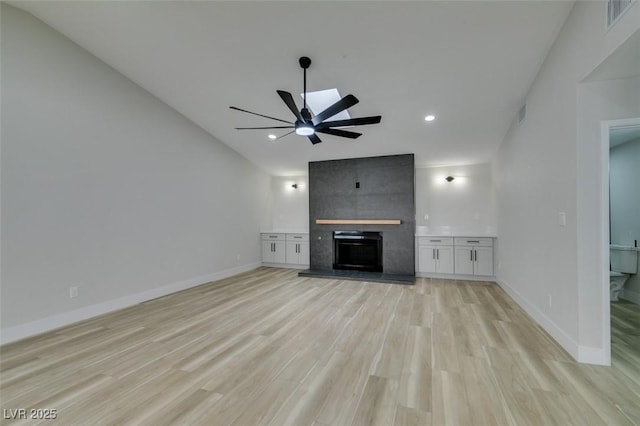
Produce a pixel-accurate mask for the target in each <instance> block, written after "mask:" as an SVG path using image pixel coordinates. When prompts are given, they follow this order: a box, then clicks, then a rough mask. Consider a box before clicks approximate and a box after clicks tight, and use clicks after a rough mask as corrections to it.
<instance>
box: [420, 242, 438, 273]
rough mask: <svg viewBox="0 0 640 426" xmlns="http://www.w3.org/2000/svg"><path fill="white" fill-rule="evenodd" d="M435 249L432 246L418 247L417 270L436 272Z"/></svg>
mask: <svg viewBox="0 0 640 426" xmlns="http://www.w3.org/2000/svg"><path fill="white" fill-rule="evenodd" d="M435 250H436V248H435V247H433V246H419V247H418V272H436V252H435Z"/></svg>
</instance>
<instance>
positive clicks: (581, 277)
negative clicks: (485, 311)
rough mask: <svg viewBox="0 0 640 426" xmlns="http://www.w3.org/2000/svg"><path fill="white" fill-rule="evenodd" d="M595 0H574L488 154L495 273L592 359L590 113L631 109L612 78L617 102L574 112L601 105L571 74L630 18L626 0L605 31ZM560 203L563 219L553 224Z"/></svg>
mask: <svg viewBox="0 0 640 426" xmlns="http://www.w3.org/2000/svg"><path fill="white" fill-rule="evenodd" d="M605 7H606V5H605V3H603V2H576V4H575V6H574V8H573V10H572V12H571V14H570V15H569V17H568V19H567V22H566V23H565V25H564V27H563V29H562V31H561V32H560V35H559V36H558V39H557V40H556V41H555V43H554V46H553V47H552V49H551V51H550V52H549V55H548V57H547V58H546V60H545V62H544V64H543V66H542V68H541V70H540V72H539V73H538V75H537V77H536V79H535V81H534V83H533V85H532V87H531V89H530V91H529V93H528V95H527V97H526V102H527V118H526V119H525V121H524V122H523V123H522V124H520V125H517V124H515V123H514V125H513V126H512V128H511V129H510V130H509V132H508V134H507V135H506V137H505V140H504V141H503V144H502V145H501V147H500V149H499V151H498V153H497V154H496V156H495V161H494V182H495V185H496V190H497V211H498V220H497V222H498V240H499V242H500V245H499V248H498V265H500V266H499V268H498V273H497V277H498V280H499V282H500V284H501V285H502V286H503V287H504V288H505V289H506V290H507V291H508V292H509V293H510V294H511V295H512V296H513V297H514V298H515V299H516V300H517V301H518V302H519V303H520V304H521V305H522V306H523V307H524V308H525V309H526V310H527V311H528V312H529V314H531V315H532V316H533V317H534V318H535V319H536V320H537V321H538V322H539V323H540V324H541V325H542V326H543V327H544V328H545V329H546V330H547V331H548V332H549V333H550V334H552V335H553V336H554V337H555V338H556V339H557V340H558V341H559V342H560V343H561V344H562V345H563V346H564V347H565V349H567V350H568V351H569V352H570V353H571V354H572V355H574V356H575V357H576V358H578V359H579V360H581V361H585V362H595V363H606V362H608V359H607V357H608V354H607V353H605V352H606V347H607V346H606V344H605V335H606V333H605V331H606V330H605V325H604V324H605V322H604V320H603V313H604V306H605V304H607V305H606V306H608V300H604V298H603V297H602V290H603V288H604V287H603V286H604V285H605V283H604V282H602V279H601V277H602V275H601V274H600V273H599V272H598V271H603V268H604V264H605V263H606V261H605V260H604V259H603V258H602V255H601V251H602V250H601V233H602V230H601V224H600V222H599V215H600V210H599V199H598V196H597V195H594V193H598V191H599V188H600V178H599V176H600V175H601V171H600V168H601V164H600V154H599V152H600V122H601V120H603V119H612V118H624V117H628V116H632V115H633V114H634V113H635V112H634V110H635V106H634V105H633V102H631V105H630V104H629V101H630V100H631V99H632V98H633V97H634V96H635V95H634V92H633V91H634V90H636V86H635V83H634V82H631V83H628V82H622V83H619V85H620V86H626V88H627V90H631V92H628V93H626V94H622V93H619V91H617V90H616V91H615V92H614V93H613V94H612V97H613V99H611V98H609V101H611V102H612V103H614V104H617V105H618V108H616V110H615V111H611V110H610V111H608V114H612V116H609V117H606V115H600V116H599V117H598V114H596V115H593V114H586V113H584V111H583V110H584V109H585V108H586V109H588V110H590V111H596V110H597V111H601V110H600V106H601V105H602V103H597V102H596V101H595V100H589V101H586V100H585V99H584V98H580V97H579V96H578V94H579V92H580V91H581V89H580V83H581V81H582V80H583V79H584V78H585V77H586V76H587V75H588V74H589V73H590V72H591V71H592V70H593V69H594V68H595V67H596V66H597V65H598V64H600V63H601V62H602V61H603V60H604V59H605V58H606V57H607V56H608V55H609V54H610V53H611V52H613V51H614V50H615V49H616V48H617V47H618V46H619V45H620V44H622V43H623V42H624V41H625V40H626V39H627V38H628V37H629V36H630V35H632V34H633V33H634V32H635V31H638V28H640V19H639V18H640V6H638V3H637V2H636V3H635V4H634V5H633V6H631V8H632V9H630V10H629V11H628V12H627V13H626V14H625V16H624V17H623V18H622V20H621V21H620V23H619V24H618V25H616V27H614V28H613V29H612V30H610V31H609V32H607V33H605V32H604V28H603V25H604V8H605ZM636 94H637V92H636ZM636 99H640V97H637V98H636ZM581 102H587V103H588V106H584V105H581ZM593 102H596V103H595V104H594V103H593ZM598 102H601V101H598ZM514 115H515V111H514ZM560 212H564V213H565V215H566V226H560V223H559V213H560ZM589 267H592V268H595V270H596V272H595V273H593V271H587V269H588V268H589ZM598 268H599V269H598Z"/></svg>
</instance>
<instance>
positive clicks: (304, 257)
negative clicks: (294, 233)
mask: <svg viewBox="0 0 640 426" xmlns="http://www.w3.org/2000/svg"><path fill="white" fill-rule="evenodd" d="M298 264H299V265H308V264H309V243H307V242H304V243H298Z"/></svg>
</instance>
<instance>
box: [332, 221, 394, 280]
mask: <svg viewBox="0 0 640 426" xmlns="http://www.w3.org/2000/svg"><path fill="white" fill-rule="evenodd" d="M333 269H352V270H358V271H371V272H382V233H381V232H360V231H334V232H333Z"/></svg>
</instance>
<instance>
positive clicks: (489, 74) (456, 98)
mask: <svg viewBox="0 0 640 426" xmlns="http://www.w3.org/2000/svg"><path fill="white" fill-rule="evenodd" d="M12 4H13V5H15V6H16V7H19V8H21V9H24V10H26V11H29V12H31V13H32V14H34V15H35V16H37V17H38V18H40V19H42V20H43V21H45V22H46V23H47V24H49V25H50V26H52V27H54V28H56V29H57V30H58V31H60V32H62V33H63V34H65V35H67V36H68V37H69V38H71V39H72V40H73V41H75V42H76V43H78V44H79V45H81V46H82V47H84V48H85V49H87V50H88V51H90V52H92V53H93V54H94V55H96V56H97V57H99V58H101V59H102V60H103V61H104V62H106V63H107V64H109V65H110V66H111V67H113V68H115V69H116V70H118V71H120V72H121V73H122V74H124V75H125V76H127V77H128V78H130V79H131V80H133V81H135V82H136V83H138V84H139V85H140V86H142V87H144V88H145V89H146V90H148V91H149V92H151V93H152V94H154V95H155V96H157V97H158V98H160V99H161V100H163V101H164V102H166V103H167V104H169V105H170V106H172V107H173V108H175V109H176V110H177V111H179V112H180V113H182V114H183V115H185V116H186V117H188V118H189V119H191V120H192V121H193V122H195V123H197V124H198V125H199V126H201V127H202V128H203V129H205V130H206V131H208V132H209V133H211V134H212V135H213V136H215V137H217V138H218V139H220V140H221V141H222V142H224V143H226V144H227V145H229V146H230V147H231V148H233V149H234V150H236V151H237V152H239V153H240V154H242V155H244V156H245V157H247V158H248V159H250V160H251V161H253V162H254V163H256V164H257V165H259V166H260V167H262V168H263V169H265V170H266V171H267V172H269V173H271V174H274V175H295V174H304V173H306V170H307V162H308V161H316V160H326V159H337V158H353V157H366V156H373V155H386V154H403V153H415V154H416V162H417V163H418V164H419V165H443V164H447V165H453V164H471V163H479V162H485V161H489V160H490V158H491V156H492V155H493V153H494V152H495V150H496V149H497V147H498V145H499V144H500V142H501V141H502V139H503V138H504V135H505V133H506V131H507V129H508V127H509V125H510V124H511V122H512V121H513V119H514V117H515V115H516V113H517V111H518V109H519V108H520V106H521V105H522V103H523V102H524V96H525V94H526V93H527V91H528V89H529V87H530V85H531V83H532V81H533V79H534V77H535V75H536V73H537V72H538V70H539V68H540V66H541V64H542V62H543V60H544V58H545V56H546V54H547V52H548V50H549V49H550V47H551V45H552V43H553V41H554V40H555V38H556V36H557V34H558V32H559V30H560V28H561V27H562V25H563V23H564V21H565V19H566V17H567V15H568V13H569V11H570V10H571V7H572V5H573V2H570V1H509V2H488V1H470V2H464V1H450V2H432V1H430V2H398V1H387V2H382V1H378V2H364V1H355V2H341V1H339V2H334V1H319V2H312V1H301V2H268V1H259V2H245V1H236V2H206V1H205V2H202V1H201V2H187V1H173V2H148V1H140V2H131V1H129V2H127V1H125V2H116V1H113V2H90V1H87V2H75V1H71V2H57V1H43V2H14V3H12ZM300 56H309V57H310V58H311V59H312V61H313V63H312V64H311V68H310V69H309V71H308V74H307V78H308V82H307V84H308V90H322V89H328V88H333V87H335V88H338V90H339V91H340V93H341V94H343V95H346V94H348V93H353V94H354V95H356V96H357V97H358V98H359V99H360V103H359V104H358V105H355V106H354V107H352V108H351V109H350V110H349V112H350V113H351V116H352V117H362V116H368V115H378V114H380V115H382V116H383V118H382V123H381V124H378V125H371V126H362V127H358V128H354V129H352V130H357V131H361V132H362V133H363V136H361V137H360V138H359V139H357V140H353V141H352V140H348V139H344V138H338V137H335V136H330V135H322V136H321V137H322V139H323V143H322V144H318V145H315V146H314V145H312V144H311V143H310V142H309V141H308V140H307V139H306V138H302V137H300V136H296V135H289V136H287V137H285V138H282V139H280V140H278V141H275V142H271V141H269V140H268V139H267V134H268V132H267V131H249V130H245V131H238V130H234V127H237V126H266V125H271V124H273V125H277V122H273V121H270V120H266V119H263V118H261V117H256V116H252V115H249V114H244V113H241V112H237V111H233V110H230V109H229V108H228V107H229V106H230V105H234V106H237V107H240V108H243V109H248V110H251V111H255V112H259V113H262V114H266V115H270V116H275V117H279V118H282V119H286V120H291V119H292V114H291V112H290V111H289V110H288V109H287V108H286V106H285V105H284V103H283V102H282V101H281V100H280V98H279V97H278V95H277V94H276V89H281V90H286V91H289V92H291V93H293V94H294V95H295V96H296V100H298V99H299V97H298V96H297V94H298V93H300V92H301V91H302V70H301V69H300V68H299V65H298V58H299V57H300ZM428 113H433V114H435V115H436V117H437V118H436V120H435V121H434V122H432V123H426V122H425V121H424V116H425V115H427V114H428ZM291 121H293V120H291Z"/></svg>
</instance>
